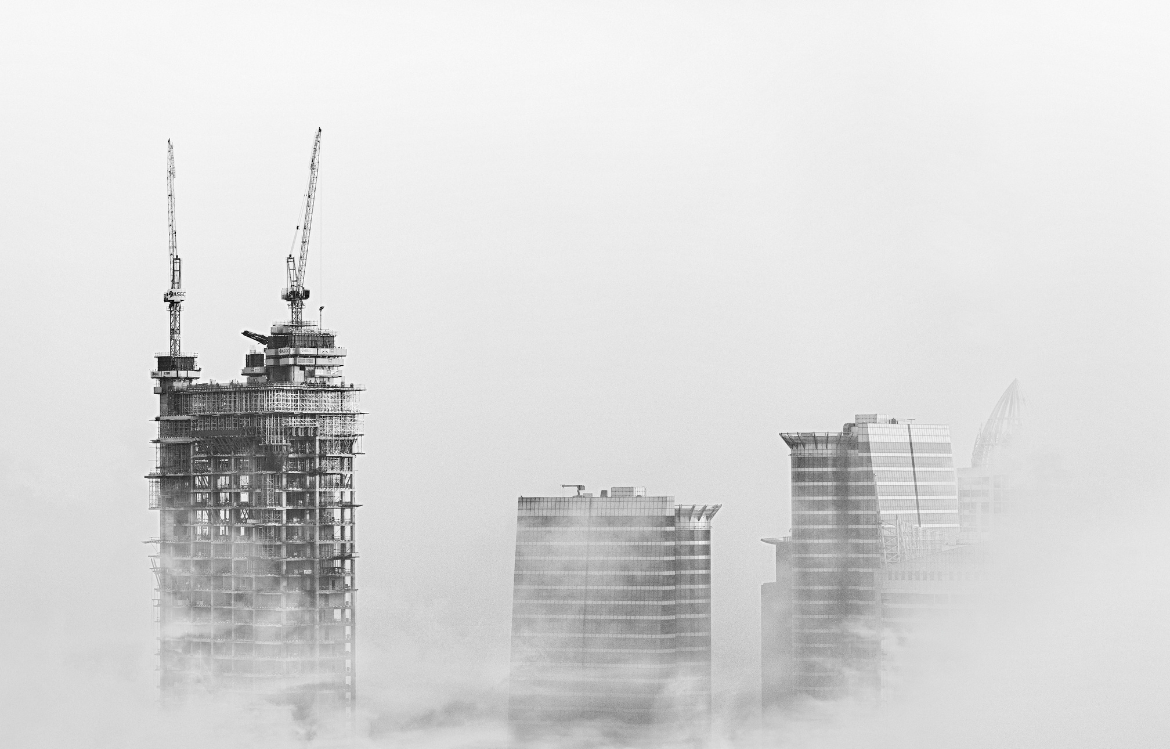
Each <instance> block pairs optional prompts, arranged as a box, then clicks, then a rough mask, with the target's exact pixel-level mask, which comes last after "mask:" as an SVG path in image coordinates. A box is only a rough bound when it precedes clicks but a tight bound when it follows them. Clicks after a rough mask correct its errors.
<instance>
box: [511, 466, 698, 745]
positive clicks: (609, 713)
mask: <svg viewBox="0 0 1170 749" xmlns="http://www.w3.org/2000/svg"><path fill="white" fill-rule="evenodd" d="M583 489H584V487H580V488H579V489H578V494H577V496H571V497H520V498H519V504H518V508H517V529H516V572H515V588H514V594H513V607H512V676H511V699H510V705H509V714H510V719H511V722H512V725H513V727H514V729H515V730H516V731H517V733H518V734H519V735H521V736H532V735H539V734H546V733H550V732H553V733H555V732H558V731H568V730H579V729H581V728H582V727H583V726H592V727H593V728H595V729H597V730H601V731H607V732H608V731H616V732H619V733H623V734H627V735H629V734H630V733H631V732H634V733H636V732H638V731H641V730H647V731H651V730H653V731H666V732H670V733H680V734H687V735H692V734H695V733H699V734H701V733H702V732H703V731H704V730H707V728H708V727H709V724H710V709H711V519H712V518H713V517H714V515H715V513H716V512H717V511H718V510H719V507H720V506H719V505H700V506H685V505H675V503H674V498H673V497H669V496H646V494H645V490H643V489H641V488H636V487H614V488H613V489H611V490H609V491H604V490H603V491H602V492H601V496H599V497H595V496H593V495H592V494H591V493H585V492H584V491H582V490H583Z"/></svg>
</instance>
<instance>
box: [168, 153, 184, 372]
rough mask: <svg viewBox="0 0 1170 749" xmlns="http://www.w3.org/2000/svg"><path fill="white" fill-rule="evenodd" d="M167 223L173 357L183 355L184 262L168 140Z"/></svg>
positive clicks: (171, 347) (172, 161)
mask: <svg viewBox="0 0 1170 749" xmlns="http://www.w3.org/2000/svg"><path fill="white" fill-rule="evenodd" d="M167 221H168V224H169V227H170V231H169V234H168V241H167V244H168V245H169V247H170V251H171V288H170V289H168V290H167V291H166V293H165V294H163V301H164V302H166V305H167V307H169V308H170V313H171V325H170V328H171V330H170V338H171V345H170V352H171V356H179V355H180V354H181V353H182V348H183V347H182V345H180V341H179V333H180V324H179V322H180V316H181V313H182V307H183V297H184V296H185V295H184V293H183V261H182V260H181V259H180V258H179V241H178V234H177V233H176V231H175V149H174V147H173V146H172V145H171V141H170V139H168V140H167ZM176 366H177V365H176Z"/></svg>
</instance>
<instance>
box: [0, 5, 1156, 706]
mask: <svg viewBox="0 0 1170 749" xmlns="http://www.w3.org/2000/svg"><path fill="white" fill-rule="evenodd" d="M241 5H242V4H232V3H224V4H217V3H203V4H198V5H196V4H190V5H188V6H186V7H179V6H177V5H166V6H165V7H164V6H163V5H160V4H154V3H151V4H148V3H142V4H136V5H132V4H122V5H119V6H117V7H113V8H101V9H99V8H97V7H96V6H90V5H85V4H80V3H79V4H76V5H68V4H58V5H52V4H47V3H37V4H33V3H25V4H23V5H22V6H20V7H16V6H10V7H8V8H7V9H6V10H5V12H4V18H3V22H2V23H0V102H2V106H0V135H2V136H3V137H2V139H0V145H2V148H0V206H2V207H3V216H4V223H3V233H2V234H0V252H2V257H3V266H2V270H0V304H2V305H3V307H2V308H0V315H2V319H3V320H4V322H5V323H6V324H7V326H8V328H9V331H10V332H9V334H8V335H7V339H6V340H7V344H6V345H7V351H8V359H7V363H6V365H5V366H4V367H2V368H0V385H2V386H3V392H4V393H5V396H4V399H3V402H2V405H3V414H4V415H3V420H2V423H3V425H4V426H5V427H7V428H4V429H0V471H2V472H3V474H4V475H5V486H6V487H7V489H6V490H5V491H3V492H0V496H3V497H4V499H5V500H6V502H5V506H6V508H7V509H8V512H9V515H10V518H12V519H13V522H16V521H15V518H17V517H20V518H24V520H22V521H20V526H21V527H22V528H24V529H25V530H24V531H23V532H21V533H19V534H18V535H19V537H17V538H13V539H10V540H9V541H8V542H7V544H6V546H7V548H6V550H5V552H4V553H5V555H6V556H7V555H10V556H11V559H10V560H8V562H7V564H8V568H9V570H10V571H11V570H14V569H15V570H18V571H19V573H20V575H21V576H29V575H35V576H36V577H37V579H39V580H42V581H44V583H45V584H43V585H37V586H33V587H28V588H24V587H18V588H16V589H14V590H13V591H12V592H11V595H10V596H9V600H13V601H21V602H23V603H24V604H27V605H29V606H31V607H33V608H34V609H36V610H37V611H38V612H40V613H39V614H38V616H37V617H36V620H35V623H34V622H29V621H24V622H22V621H14V620H13V619H11V618H9V619H8V621H6V622H4V623H0V633H2V632H4V631H5V630H6V629H7V630H9V639H10V641H11V640H16V641H24V642H30V643H41V645H44V644H45V643H48V642H49V640H47V639H40V638H49V637H52V636H56V635H58V634H60V635H62V636H65V641H66V642H67V643H69V644H67V645H65V646H62V647H61V653H60V654H59V655H58V654H54V655H51V656H50V655H48V654H46V656H45V657H53V658H57V657H59V658H60V659H61V660H60V664H64V665H60V664H59V665H60V669H61V671H60V673H61V674H65V675H69V674H76V673H81V672H84V673H86V674H89V675H90V676H87V677H86V678H90V677H92V678H100V679H106V677H107V676H108V672H109V671H110V670H111V669H113V670H116V671H117V673H118V674H119V676H118V677H117V678H116V679H115V683H116V685H118V686H117V688H118V689H128V690H132V691H133V692H134V693H135V694H137V695H140V696H141V694H142V693H144V690H146V689H147V688H148V686H146V685H148V682H149V678H150V674H149V668H150V665H151V664H150V658H149V654H150V651H151V649H152V648H151V643H150V642H149V638H150V624H149V621H150V587H151V580H150V574H149V572H148V569H147V563H146V558H145V554H146V547H144V546H142V545H141V544H140V543H139V541H141V540H142V539H145V538H148V537H150V536H152V535H156V533H157V525H156V524H157V518H156V516H154V515H152V514H151V513H148V512H147V510H146V496H145V482H144V481H143V479H142V478H141V477H142V475H143V474H144V473H146V472H147V471H148V470H150V464H151V455H152V453H151V446H150V445H149V440H150V439H151V437H152V436H153V427H154V425H153V423H152V422H151V421H150V419H151V417H152V416H153V415H154V413H155V409H156V400H155V397H154V396H153V395H152V393H151V381H150V380H149V376H148V375H149V371H150V369H151V365H152V359H151V354H152V353H154V352H156V351H162V350H164V349H165V348H166V313H165V307H164V305H163V304H162V303H161V295H162V292H163V290H164V288H165V286H166V283H167V275H166V202H165V201H166V194H165V158H166V141H167V139H168V138H171V139H173V141H174V144H175V153H176V161H177V171H178V178H177V199H178V210H177V213H178V230H179V245H180V252H181V254H182V257H183V259H184V263H185V265H184V286H185V288H186V290H187V294H188V299H189V302H188V303H187V304H186V306H185V308H184V343H185V347H186V348H187V349H189V350H194V351H197V352H199V354H200V355H201V363H202V366H203V371H204V375H205V377H207V378H210V379H217V380H228V379H231V378H233V377H238V376H239V368H240V367H241V366H242V364H243V354H244V353H245V352H246V351H247V350H248V349H249V347H250V342H249V341H247V340H246V339H244V338H243V337H242V336H240V335H239V331H241V330H243V329H244V328H249V329H252V330H264V329H266V328H267V326H268V325H269V324H271V323H272V322H273V321H275V320H277V319H281V318H283V317H284V316H285V315H286V314H287V311H286V309H287V308H286V307H285V305H284V304H283V303H282V302H281V301H280V299H279V290H280V287H281V286H282V285H283V272H284V270H283V268H284V256H285V255H286V254H287V252H288V250H289V246H290V241H291V239H292V235H293V227H294V225H295V224H296V223H298V222H299V217H298V215H297V214H298V211H299V209H300V205H301V197H300V196H301V192H302V190H303V188H304V182H305V176H306V171H307V165H308V157H309V149H310V145H311V140H312V135H313V132H314V131H315V129H316V127H318V126H321V127H323V128H324V136H323V157H322V169H321V178H320V184H319V190H320V193H319V202H318V206H319V213H318V222H317V224H316V226H315V242H314V247H313V256H312V258H311V261H310V270H309V278H308V286H309V288H310V289H311V290H312V298H311V299H310V301H309V304H308V306H309V308H310V309H312V310H315V309H316V307H317V305H318V304H325V305H326V312H325V320H326V324H327V325H328V326H329V327H333V328H336V329H337V330H338V331H339V334H340V342H341V344H342V345H344V346H346V347H347V348H348V349H349V352H350V356H349V364H348V366H347V376H348V378H349V379H351V380H353V381H356V382H360V383H363V384H365V385H367V386H368V388H369V392H368V394H367V396H366V398H365V401H364V403H365V406H366V408H367V409H368V410H369V412H370V415H369V417H368V420H367V426H368V432H369V436H368V438H367V440H366V446H367V450H368V455H367V456H365V457H364V458H362V459H361V461H360V463H359V482H360V483H359V493H360V496H361V500H362V501H363V502H364V504H365V508H364V509H363V511H362V513H361V524H360V530H359V544H360V547H361V552H362V555H363V556H362V560H361V569H362V577H363V579H362V588H363V591H362V594H361V598H360V601H361V607H362V608H361V614H360V617H361V624H362V637H363V640H362V642H361V648H362V656H361V658H362V661H361V666H362V668H363V671H362V675H361V679H362V685H363V699H365V700H366V703H365V705H366V707H367V708H369V709H370V710H372V711H374V712H378V711H387V710H389V711H393V710H399V709H402V710H407V711H409V710H412V709H416V708H417V709H422V708H423V707H425V706H426V705H427V704H431V703H433V704H440V703H442V701H443V700H446V699H449V698H450V695H452V694H459V693H462V692H463V691H466V692H467V693H470V694H479V693H482V692H483V691H485V690H489V691H490V690H491V689H493V688H498V687H499V684H500V683H501V682H502V680H503V679H504V678H505V677H506V671H507V647H508V628H509V612H510V585H511V573H512V553H513V549H512V543H513V536H512V533H513V531H512V529H513V523H514V512H515V498H516V497H517V495H520V494H527V495H539V494H548V493H555V492H557V491H559V485H560V484H561V483H577V482H581V483H585V484H587V485H588V487H589V488H590V489H591V490H594V491H596V490H597V489H600V488H603V487H608V486H611V485H632V484H636V485H644V486H646V487H647V488H648V489H649V490H650V492H651V493H667V494H673V495H675V496H676V497H677V499H678V501H680V502H684V503H700V504H702V503H716V502H719V503H723V505H724V509H723V510H722V512H721V513H720V514H719V516H718V517H717V519H716V523H715V525H716V533H715V536H716V549H715V555H716V558H715V562H714V565H715V570H716V573H715V575H716V576H715V586H716V592H715V599H716V605H717V613H716V616H715V643H716V645H715V647H716V669H715V677H716V688H717V691H718V693H719V699H720V700H722V703H721V704H729V703H734V702H736V701H737V700H738V701H744V700H747V701H750V700H753V699H755V697H754V696H753V695H752V692H751V690H753V689H755V688H757V684H758V682H757V680H758V585H759V584H760V583H761V582H764V581H765V580H769V579H771V572H770V564H771V562H770V556H769V555H770V551H771V549H770V547H766V546H764V545H763V544H761V543H759V541H758V539H759V538H760V537H762V536H773V535H781V534H783V533H784V532H786V530H787V509H786V506H787V497H788V493H787V492H788V490H787V481H788V473H787V459H786V454H787V453H786V450H785V449H784V448H783V444H782V442H781V441H780V439H779V437H778V436H777V433H778V432H780V431H796V430H836V429H839V428H840V426H841V423H842V422H844V421H847V420H849V419H851V417H852V415H853V414H854V413H857V412H875V411H877V412H883V413H889V414H891V415H895V416H900V417H913V418H917V419H918V420H919V421H920V422H937V423H945V424H950V425H951V427H952V430H953V434H954V438H955V445H956V455H957V458H958V463H959V464H960V465H964V464H965V463H966V460H967V458H968V456H969V455H970V449H971V445H972V442H973V439H974V436H975V434H976V432H977V430H978V427H979V425H980V422H981V420H982V419H984V418H986V416H987V414H988V413H989V412H990V410H991V408H992V406H993V405H994V403H995V401H996V399H997V398H998V397H999V395H1000V393H1001V392H1002V391H1003V389H1004V388H1005V387H1006V386H1007V385H1008V383H1010V382H1011V380H1012V379H1013V378H1016V377H1018V378H1020V380H1021V382H1022V385H1023V388H1024V390H1025V394H1026V396H1027V398H1028V400H1029V407H1030V415H1031V418H1032V420H1033V423H1034V425H1035V427H1036V429H1037V431H1038V432H1039V434H1040V435H1041V436H1042V440H1041V443H1042V444H1043V445H1044V449H1045V450H1046V451H1047V452H1048V453H1049V454H1051V455H1054V456H1056V455H1059V456H1062V461H1063V465H1064V468H1065V469H1066V470H1067V471H1070V472H1071V475H1072V476H1073V477H1074V479H1073V481H1072V483H1073V484H1074V485H1076V486H1078V487H1079V489H1080V494H1077V495H1076V496H1077V497H1078V498H1079V499H1075V501H1073V499H1070V501H1069V503H1068V507H1069V508H1070V511H1075V512H1083V513H1084V514H1083V515H1077V517H1078V518H1082V519H1083V520H1084V522H1086V523H1091V522H1093V518H1094V517H1096V516H1097V513H1099V512H1100V504H1101V503H1102V502H1105V501H1107V502H1108V503H1109V507H1110V512H1114V511H1116V512H1119V513H1121V514H1128V513H1132V516H1133V517H1146V516H1147V515H1146V513H1147V512H1149V511H1150V509H1151V507H1153V502H1154V501H1155V498H1160V497H1162V496H1164V493H1165V492H1164V488H1163V485H1164V482H1163V481H1161V479H1162V478H1163V477H1164V476H1165V469H1166V467H1167V465H1166V464H1167V461H1166V457H1165V456H1166V454H1167V449H1168V447H1170V445H1168V443H1167V438H1166V433H1165V430H1164V429H1161V428H1160V425H1163V424H1165V423H1166V422H1167V417H1168V416H1170V414H1168V409H1167V406H1168V398H1167V395H1166V388H1165V382H1166V371H1167V364H1168V362H1167V356H1166V323H1167V313H1166V304H1165V299H1166V293H1167V274H1166V271H1167V261H1166V245H1167V239H1168V234H1170V222H1168V221H1167V216H1168V215H1170V213H1168V212H1167V210H1166V207H1167V205H1168V204H1170V180H1168V178H1167V175H1168V174H1170V149H1168V147H1167V133H1170V104H1168V99H1167V96H1166V91H1167V90H1168V84H1170V46H1168V45H1167V44H1166V42H1165V39H1166V38H1167V31H1170V28H1168V26H1170V24H1168V23H1167V21H1168V18H1167V14H1166V12H1165V11H1164V10H1163V9H1162V8H1161V7H1160V6H1159V4H1156V3H1149V4H1126V3H1111V4H1108V5H1107V7H1106V4H1096V5H1094V4H1088V3H1084V4H1079V3H1067V2H1062V3H1056V2H1052V3H1006V2H1005V3H989V2H956V3H948V4H942V5H940V4H938V3H929V2H888V3H848V2H792V3H709V4H708V3H636V4H630V3H577V4H569V3H564V4H545V3H532V4H523V3H437V2H429V3H417V4H405V3H398V4H374V3H350V4H345V5H339V4H332V5H327V4H308V3H265V4H261V3H251V4H247V7H243V8H242V7H240V6H241ZM322 276H323V278H322ZM1119 477H1120V478H1121V485H1120V487H1116V486H1114V487H1113V488H1110V482H1114V481H1116V480H1117V479H1118V478H1119ZM1159 512H1160V510H1159ZM46 544H47V545H50V546H52V547H53V548H54V551H53V552H51V553H50V554H49V556H48V558H44V557H38V556H34V555H33V554H32V550H33V549H34V548H37V547H43V546H44V545H46ZM9 578H10V583H11V578H13V575H11V574H10V575H9ZM1158 610H1159V611H1161V612H1162V613H1163V614H1164V613H1165V611H1166V609H1164V608H1162V609H1158ZM95 612H96V615H95ZM17 618H18V619H19V617H17ZM79 618H80V619H81V620H84V621H86V623H87V625H88V626H87V629H86V631H85V633H84V634H81V635H79V634H77V632H76V631H75V629H74V626H75V625H76V624H77V622H78V621H79ZM39 647H40V646H38V648H39ZM51 650H52V648H50V651H51ZM14 662H17V661H14ZM54 662H56V661H54ZM19 663H24V661H19ZM78 663H81V664H83V665H81V666H78V665H77V664H78ZM70 664H72V665H70ZM84 664H90V665H84ZM94 664H96V665H94ZM28 667H29V668H30V669H31V668H33V667H32V666H31V665H29V666H28ZM31 673H32V671H29V672H27V673H25V672H22V671H21V670H20V668H19V667H18V668H14V669H11V670H10V673H8V674H6V676H10V677H11V676H14V675H15V676H17V677H18V678H16V679H13V680H12V681H11V683H10V684H8V685H4V686H5V688H6V689H9V690H11V691H17V692H19V691H23V687H19V686H18V684H23V683H25V682H27V681H28V679H26V678H24V677H26V676H29V675H30V674H31ZM95 675H96V676H95ZM30 678H31V677H30ZM78 678H81V677H78ZM44 688H46V689H48V688H50V687H48V686H46V687H44ZM33 694H35V690H34V692H33ZM745 695H746V696H745ZM404 706H405V707H404Z"/></svg>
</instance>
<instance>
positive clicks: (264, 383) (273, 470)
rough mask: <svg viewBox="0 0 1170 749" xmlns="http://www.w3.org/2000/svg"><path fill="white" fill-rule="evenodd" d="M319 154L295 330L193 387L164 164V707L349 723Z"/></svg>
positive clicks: (351, 418)
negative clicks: (250, 702) (222, 707)
mask: <svg viewBox="0 0 1170 749" xmlns="http://www.w3.org/2000/svg"><path fill="white" fill-rule="evenodd" d="M320 137H321V133H320V130H318V132H317V137H316V140H315V141H314V145H313V156H312V160H311V163H310V178H309V187H308V190H307V192H306V196H305V220H304V224H303V226H302V227H299V228H300V230H301V252H300V258H299V263H298V262H297V259H295V258H294V257H292V256H291V255H290V256H289V258H288V280H289V283H288V287H287V288H286V289H285V291H284V294H283V298H284V299H285V300H286V301H287V302H288V303H289V308H290V319H289V320H288V321H287V322H279V323H276V324H274V325H273V326H272V328H271V331H270V333H269V334H268V335H260V334H256V333H245V335H247V336H248V337H249V338H252V339H253V340H255V341H257V342H259V343H260V344H262V345H263V351H262V352H257V351H254V352H253V353H250V354H247V355H246V357H245V367H244V369H243V375H244V377H245V380H244V381H232V382H230V383H226V384H216V383H199V382H197V380H198V379H199V376H200V371H199V367H198V364H197V362H196V356H195V355H194V354H191V353H184V352H183V351H182V349H181V346H180V339H179V328H180V325H179V311H180V305H181V303H182V300H183V292H182V289H181V264H180V260H179V257H178V253H177V246H176V245H177V243H176V232H175V222H174V162H173V157H171V159H170V161H169V164H168V188H169V189H168V192H169V207H170V249H171V288H170V290H169V291H168V292H167V293H166V295H165V296H164V301H166V302H167V304H168V306H169V307H170V318H171V325H170V331H171V336H170V349H169V351H168V352H167V353H165V354H159V355H157V367H156V369H155V370H154V371H153V372H152V373H151V376H152V377H153V378H154V379H155V380H156V381H157V385H156V387H155V391H154V392H155V393H157V394H158V395H159V414H158V418H157V421H158V437H157V439H156V440H155V443H156V445H157V453H156V456H157V459H156V466H155V469H154V471H153V472H152V473H151V474H150V475H149V477H148V479H149V486H150V506H151V507H152V508H153V509H157V510H158V511H159V539H158V543H159V548H158V554H157V555H156V556H155V557H153V561H154V568H155V575H156V581H157V588H158V595H157V601H156V603H157V607H158V608H157V620H158V625H159V672H160V687H161V690H162V693H163V696H164V698H175V699H177V698H182V697H184V696H187V695H191V694H194V693H198V692H204V691H215V692H229V693H238V694H240V695H241V696H243V695H250V696H252V697H254V698H256V700H255V701H256V702H257V703H258V704H263V703H272V704H276V705H288V706H291V707H293V708H294V709H295V710H296V711H297V712H298V714H299V715H300V716H302V717H310V716H317V715H324V714H325V713H326V712H333V710H334V709H336V711H337V713H339V714H345V713H348V714H352V710H353V706H354V701H355V697H356V684H355V677H356V668H355V664H356V661H355V655H356V653H355V634H356V631H355V630H356V626H357V622H356V613H357V612H356V597H355V596H356V591H357V584H356V580H357V577H356V574H357V569H356V559H357V553H356V551H355V542H356V539H355V534H354V531H355V512H356V509H357V507H358V506H359V505H358V504H357V501H356V497H355V492H354V457H355V456H356V455H358V454H360V453H361V452H362V449H361V437H362V412H361V411H360V410H359V401H358V398H359V394H360V391H361V390H362V388H361V387H360V386H357V385H353V384H349V383H346V382H345V380H344V377H343V375H342V365H343V362H344V359H345V354H346V352H345V349H343V348H339V347H338V346H337V342H336V334H335V333H334V332H333V331H331V330H326V329H324V328H322V327H320V325H318V324H317V323H314V322H312V321H309V320H305V319H304V314H303V308H304V301H305V299H307V298H308V296H309V292H308V290H307V289H305V287H304V271H305V264H306V261H307V251H308V246H309V231H310V228H311V225H312V213H313V203H314V199H315V195H316V177H317V166H318V157H319V148H320Z"/></svg>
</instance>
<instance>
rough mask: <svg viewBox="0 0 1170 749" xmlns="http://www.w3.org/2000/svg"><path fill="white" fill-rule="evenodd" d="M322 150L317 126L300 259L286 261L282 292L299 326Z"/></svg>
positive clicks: (305, 293) (291, 317)
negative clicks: (319, 157)
mask: <svg viewBox="0 0 1170 749" xmlns="http://www.w3.org/2000/svg"><path fill="white" fill-rule="evenodd" d="M320 151H321V128H317V137H316V138H315V139H314V140H313V156H312V158H311V159H310V160H309V189H308V190H307V191H306V192H305V220H304V223H302V224H301V254H300V261H299V262H298V261H297V258H294V257H293V256H292V255H291V254H290V255H289V256H288V261H287V263H286V270H287V272H288V286H287V287H286V288H285V290H284V293H283V294H281V299H284V300H285V301H286V302H288V309H289V317H290V323H291V324H292V325H293V326H297V327H299V326H301V325H303V324H304V321H303V315H304V309H305V300H306V299H308V298H309V290H308V289H306V288H305V268H306V266H307V265H308V263H309V230H310V229H311V228H312V226H313V203H314V202H315V201H316V199H317V157H318V154H319V153H320Z"/></svg>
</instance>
